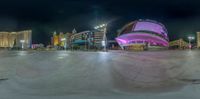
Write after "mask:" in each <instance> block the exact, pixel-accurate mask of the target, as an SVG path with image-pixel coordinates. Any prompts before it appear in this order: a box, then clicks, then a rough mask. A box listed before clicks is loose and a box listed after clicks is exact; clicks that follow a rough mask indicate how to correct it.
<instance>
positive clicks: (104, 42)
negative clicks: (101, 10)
mask: <svg viewBox="0 0 200 99" xmlns="http://www.w3.org/2000/svg"><path fill="white" fill-rule="evenodd" d="M94 29H97V30H101V31H103V40H102V46H103V47H104V51H107V49H106V47H107V43H106V41H107V37H106V31H107V24H101V25H99V26H96V27H94Z"/></svg>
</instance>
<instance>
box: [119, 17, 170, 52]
mask: <svg viewBox="0 0 200 99" xmlns="http://www.w3.org/2000/svg"><path fill="white" fill-rule="evenodd" d="M116 41H117V42H118V44H119V45H120V47H121V48H122V49H124V50H146V49H154V48H156V49H157V48H168V46H169V39H168V32H167V29H166V28H165V26H164V25H163V24H161V23H159V22H156V21H153V20H137V21H133V22H130V23H129V24H127V25H125V26H124V27H123V28H122V29H121V31H120V32H119V34H118V37H117V38H116Z"/></svg>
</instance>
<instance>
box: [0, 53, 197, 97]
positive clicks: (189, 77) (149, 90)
mask: <svg viewBox="0 0 200 99" xmlns="http://www.w3.org/2000/svg"><path fill="white" fill-rule="evenodd" d="M199 64H200V51H199V50H194V51H190V50H185V51H146V52H123V51H110V52H70V51H0V79H1V80H0V99H66V98H73V99H122V98H123V99H133V98H134V99H160V98H162V99H199V98H200V94H199V93H200V85H199V83H200V80H199V79H200V76H199V75H200V65H199Z"/></svg>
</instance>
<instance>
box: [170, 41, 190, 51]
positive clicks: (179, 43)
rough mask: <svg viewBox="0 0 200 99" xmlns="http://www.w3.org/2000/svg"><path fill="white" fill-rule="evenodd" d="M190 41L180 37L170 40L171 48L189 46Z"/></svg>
mask: <svg viewBox="0 0 200 99" xmlns="http://www.w3.org/2000/svg"><path fill="white" fill-rule="evenodd" d="M188 45H189V44H188V43H187V42H186V41H184V40H183V39H178V40H174V41H171V42H169V47H170V49H186V48H188Z"/></svg>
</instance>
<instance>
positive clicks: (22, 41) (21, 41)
mask: <svg viewBox="0 0 200 99" xmlns="http://www.w3.org/2000/svg"><path fill="white" fill-rule="evenodd" d="M20 43H22V49H24V43H25V40H20Z"/></svg>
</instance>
